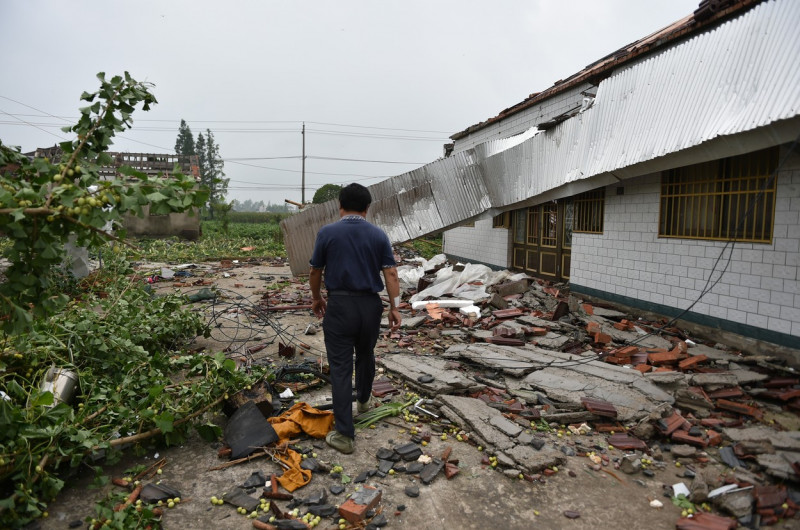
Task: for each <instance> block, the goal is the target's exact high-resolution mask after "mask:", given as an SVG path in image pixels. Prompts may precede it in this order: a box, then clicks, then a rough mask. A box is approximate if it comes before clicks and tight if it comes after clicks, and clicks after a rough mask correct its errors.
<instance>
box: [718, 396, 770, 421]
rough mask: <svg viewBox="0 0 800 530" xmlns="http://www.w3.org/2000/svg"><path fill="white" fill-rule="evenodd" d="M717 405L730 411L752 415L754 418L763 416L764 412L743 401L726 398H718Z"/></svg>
mask: <svg viewBox="0 0 800 530" xmlns="http://www.w3.org/2000/svg"><path fill="white" fill-rule="evenodd" d="M717 407H718V408H721V409H722V410H730V411H731V412H736V413H737V414H743V415H745V416H752V417H754V418H762V417H763V416H764V413H763V412H762V411H761V410H759V409H757V408H755V407H751V406H749V405H745V404H744V403H737V402H736V401H729V400H727V399H718V400H717Z"/></svg>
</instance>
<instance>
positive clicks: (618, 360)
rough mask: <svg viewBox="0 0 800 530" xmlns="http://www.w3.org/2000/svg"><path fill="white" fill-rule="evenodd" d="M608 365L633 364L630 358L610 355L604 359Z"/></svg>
mask: <svg viewBox="0 0 800 530" xmlns="http://www.w3.org/2000/svg"><path fill="white" fill-rule="evenodd" d="M603 360H604V361H605V362H607V363H611V364H620V365H622V364H629V363H630V362H631V358H630V357H617V356H616V355H609V356H608V357H606V358H605V359H603Z"/></svg>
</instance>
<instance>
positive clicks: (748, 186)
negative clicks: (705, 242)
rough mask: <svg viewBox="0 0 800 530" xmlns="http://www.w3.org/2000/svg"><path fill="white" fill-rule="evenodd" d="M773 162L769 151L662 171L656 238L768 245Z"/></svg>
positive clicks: (774, 157) (775, 155)
mask: <svg viewBox="0 0 800 530" xmlns="http://www.w3.org/2000/svg"><path fill="white" fill-rule="evenodd" d="M777 163H778V148H777V147H773V148H770V149H764V150H762V151H756V152H753V153H748V154H745V155H739V156H734V157H730V158H723V159H720V160H714V161H711V162H704V163H702V164H695V165H692V166H685V167H681V168H676V169H671V170H669V171H666V172H664V173H663V174H662V178H661V211H660V213H659V224H658V235H659V237H676V238H684V239H710V240H722V241H725V240H729V239H732V240H735V241H747V242H753V243H771V242H772V227H773V223H774V216H775V189H776V179H772V180H770V175H771V174H772V173H773V171H775V168H776V166H777Z"/></svg>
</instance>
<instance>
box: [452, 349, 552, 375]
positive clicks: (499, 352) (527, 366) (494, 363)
mask: <svg viewBox="0 0 800 530" xmlns="http://www.w3.org/2000/svg"><path fill="white" fill-rule="evenodd" d="M443 357H445V358H448V359H466V360H470V361H472V362H475V363H477V364H480V365H482V366H485V367H487V368H492V369H494V370H500V371H502V372H503V373H505V374H508V375H511V376H513V377H522V376H524V375H525V374H526V373H528V372H530V371H531V370H533V369H534V368H536V366H537V365H541V361H540V362H535V361H536V359H534V358H532V357H531V356H529V355H528V353H527V352H526V351H525V350H522V349H521V348H513V347H510V346H500V345H496V344H459V345H455V346H451V347H450V348H448V349H447V351H445V352H444V354H443Z"/></svg>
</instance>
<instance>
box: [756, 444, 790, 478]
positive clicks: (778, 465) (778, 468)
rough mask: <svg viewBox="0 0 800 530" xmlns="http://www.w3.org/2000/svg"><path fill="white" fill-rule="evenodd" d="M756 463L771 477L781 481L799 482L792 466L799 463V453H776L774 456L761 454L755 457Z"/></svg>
mask: <svg viewBox="0 0 800 530" xmlns="http://www.w3.org/2000/svg"><path fill="white" fill-rule="evenodd" d="M756 461H757V462H758V464H759V465H760V466H762V467H763V468H764V470H765V471H766V472H767V473H769V474H770V475H772V476H773V477H776V478H779V479H781V480H793V481H795V482H800V476H798V475H797V473H795V470H794V468H793V467H792V464H797V463H798V462H800V453H796V452H789V451H777V452H776V453H775V454H774V455H770V454H762V455H757V456H756Z"/></svg>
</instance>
